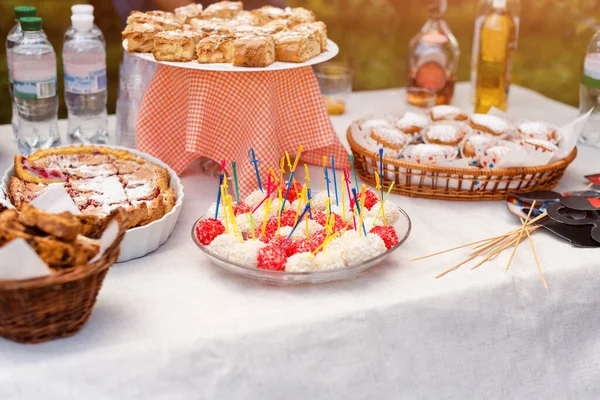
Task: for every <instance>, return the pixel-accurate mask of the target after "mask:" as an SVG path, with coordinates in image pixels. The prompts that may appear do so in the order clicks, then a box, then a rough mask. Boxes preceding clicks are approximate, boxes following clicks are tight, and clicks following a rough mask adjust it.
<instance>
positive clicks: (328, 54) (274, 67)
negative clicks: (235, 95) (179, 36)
mask: <svg viewBox="0 0 600 400" xmlns="http://www.w3.org/2000/svg"><path fill="white" fill-rule="evenodd" d="M123 48H124V49H125V50H127V40H124V41H123ZM339 51H340V49H339V47H338V45H337V44H335V43H334V42H333V41H332V40H328V41H327V51H324V52H323V53H321V54H319V55H318V56H316V57H314V58H311V59H310V60H308V61H306V62H303V63H288V62H279V61H276V62H274V63H273V64H271V65H269V66H268V67H264V68H248V67H235V66H233V64H199V63H198V61H196V60H194V61H190V62H169V61H156V60H155V59H154V55H153V54H152V53H130V54H132V55H134V56H136V57H139V58H141V59H142V60H146V61H151V62H154V63H158V64H164V65H169V66H171V67H178V68H189V69H199V70H202V71H223V72H257V71H258V72H260V71H280V70H284V69H293V68H302V67H306V66H309V65H315V64H320V63H322V62H325V61H329V60H331V59H332V58H333V57H335V56H337V54H338V53H339Z"/></svg>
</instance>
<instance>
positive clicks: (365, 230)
mask: <svg viewBox="0 0 600 400" xmlns="http://www.w3.org/2000/svg"><path fill="white" fill-rule="evenodd" d="M352 195H353V196H354V205H355V206H356V211H357V212H358V215H359V217H360V216H361V215H362V209H361V208H360V204H359V202H358V196H357V194H356V189H355V188H352ZM359 221H360V222H359V224H360V225H362V228H363V232H364V233H365V236H367V228H365V223H364V221H363V220H362V218H361V219H359ZM355 222H356V218H355ZM360 225H359V226H360ZM355 226H356V225H355ZM359 229H360V228H357V229H356V230H359Z"/></svg>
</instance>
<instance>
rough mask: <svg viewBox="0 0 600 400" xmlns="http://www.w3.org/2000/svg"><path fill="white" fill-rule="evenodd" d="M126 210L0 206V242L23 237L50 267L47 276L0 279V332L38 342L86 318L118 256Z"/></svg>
mask: <svg viewBox="0 0 600 400" xmlns="http://www.w3.org/2000/svg"><path fill="white" fill-rule="evenodd" d="M126 228H127V215H126V213H125V211H123V210H122V209H117V210H114V211H113V212H112V213H111V214H110V215H109V216H108V217H107V218H102V219H101V218H100V217H97V216H75V215H72V214H69V213H62V214H47V213H45V212H43V211H40V210H38V209H36V208H34V207H32V206H29V205H28V204H25V205H24V206H23V208H22V209H21V212H20V213H18V212H17V211H16V210H5V211H3V212H0V247H3V246H5V245H8V244H9V243H11V242H12V241H13V240H17V239H23V240H24V241H25V242H26V243H27V244H28V245H29V246H30V247H31V248H32V249H33V250H34V251H35V253H37V255H38V256H39V258H41V260H43V261H44V262H45V263H46V265H47V266H48V267H49V268H50V271H51V273H50V274H49V275H48V276H44V277H40V278H32V279H26V280H0V336H1V337H4V338H6V339H9V340H13V341H16V342H21V343H41V342H46V341H49V340H53V339H57V338H61V337H67V336H71V335H73V334H75V333H77V332H78V331H79V330H80V329H81V328H82V327H83V325H84V324H85V323H86V321H87V320H88V318H89V316H90V314H91V312H92V309H93V307H94V304H95V302H96V297H97V296H98V293H99V291H100V288H101V287H102V283H103V281H104V278H105V276H106V274H107V272H108V269H109V268H110V266H111V265H112V264H113V263H114V262H115V261H116V260H117V258H118V256H119V250H120V244H121V241H122V240H123V236H124V234H125V231H126Z"/></svg>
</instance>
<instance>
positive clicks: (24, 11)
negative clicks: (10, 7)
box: [15, 6, 35, 19]
mask: <svg viewBox="0 0 600 400" xmlns="http://www.w3.org/2000/svg"><path fill="white" fill-rule="evenodd" d="M15 17H16V18H17V19H21V18H23V17H35V7H33V6H17V7H15Z"/></svg>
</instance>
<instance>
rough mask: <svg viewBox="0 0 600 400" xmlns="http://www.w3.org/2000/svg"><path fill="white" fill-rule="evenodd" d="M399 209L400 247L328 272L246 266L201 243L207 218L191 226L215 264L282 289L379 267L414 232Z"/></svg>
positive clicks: (338, 277) (329, 280)
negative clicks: (202, 223)
mask: <svg viewBox="0 0 600 400" xmlns="http://www.w3.org/2000/svg"><path fill="white" fill-rule="evenodd" d="M398 210H399V211H400V219H399V220H398V221H397V222H396V223H395V224H394V225H393V226H394V228H395V229H396V233H397V234H398V244H397V245H396V246H394V247H392V248H391V249H389V250H388V251H386V252H385V253H382V254H380V255H378V256H377V257H374V258H372V259H370V260H367V261H365V262H363V263H361V264H356V265H352V266H349V267H345V268H339V269H334V270H327V271H314V272H286V271H270V270H264V269H260V268H254V267H247V266H244V265H241V264H237V263H234V262H232V261H229V260H226V259H224V258H222V257H219V256H217V255H215V254H213V253H211V252H210V251H208V249H207V248H206V247H204V246H203V245H202V244H201V243H200V242H199V241H198V239H197V238H196V235H195V231H196V225H198V223H199V222H200V221H202V220H203V219H205V218H206V215H203V216H202V217H200V218H199V219H198V220H197V221H196V222H195V223H194V225H193V226H192V239H193V240H194V243H196V245H197V246H198V247H199V248H200V250H202V251H203V252H204V253H205V254H206V256H207V257H208V258H209V259H210V260H211V261H212V263H213V264H215V265H218V266H219V267H221V268H223V269H225V270H227V271H229V272H232V273H235V274H238V275H242V276H245V277H247V278H252V279H256V280H259V281H260V282H262V283H266V284H270V285H279V286H285V285H297V284H304V283H327V282H333V281H339V280H346V279H353V278H356V277H357V276H358V275H360V274H361V273H362V272H364V271H366V270H367V269H369V268H371V267H374V266H375V265H377V264H379V263H380V262H381V261H383V260H384V259H385V258H387V257H388V256H389V255H391V254H392V253H393V252H394V251H396V250H398V248H399V247H400V246H402V244H404V242H406V240H407V239H408V236H409V235H410V231H411V222H410V217H409V216H408V214H406V212H405V211H404V210H403V209H401V208H398Z"/></svg>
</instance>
